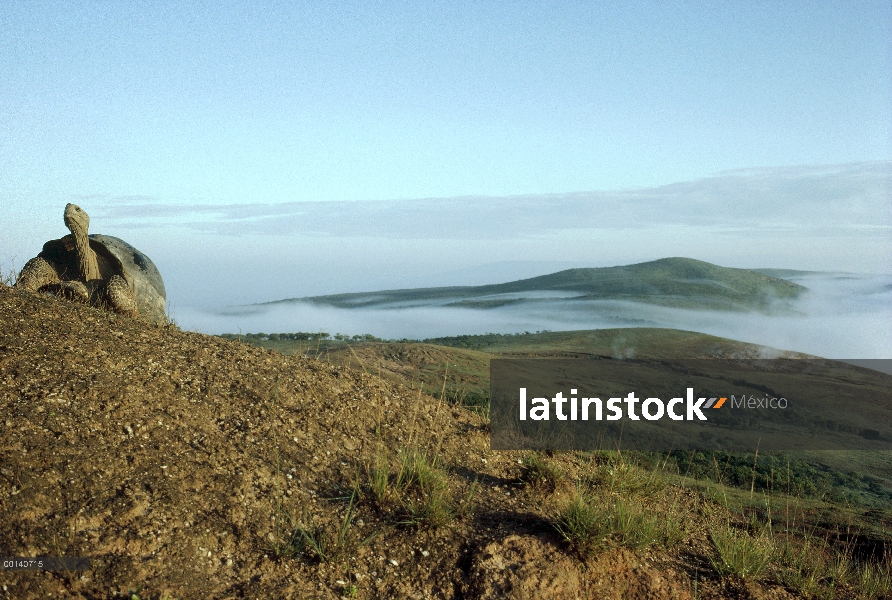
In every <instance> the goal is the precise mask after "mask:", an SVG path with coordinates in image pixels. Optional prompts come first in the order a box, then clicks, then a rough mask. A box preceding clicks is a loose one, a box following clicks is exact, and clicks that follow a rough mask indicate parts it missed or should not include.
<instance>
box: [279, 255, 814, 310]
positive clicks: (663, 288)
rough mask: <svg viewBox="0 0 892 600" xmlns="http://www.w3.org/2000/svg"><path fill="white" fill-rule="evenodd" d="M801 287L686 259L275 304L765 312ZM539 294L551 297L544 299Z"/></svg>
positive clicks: (750, 272)
mask: <svg viewBox="0 0 892 600" xmlns="http://www.w3.org/2000/svg"><path fill="white" fill-rule="evenodd" d="M805 289H806V288H804V287H802V286H800V285H798V284H796V283H792V282H790V281H787V280H785V279H779V278H777V277H772V276H770V275H766V274H763V273H756V272H754V271H750V270H747V269H732V268H728V267H720V266H718V265H713V264H711V263H707V262H703V261H700V260H694V259H691V258H664V259H660V260H655V261H651V262H646V263H639V264H635V265H627V266H617V267H603V268H590V269H568V270H566V271H560V272H558V273H552V274H550V275H542V276H540V277H532V278H530V279H522V280H519V281H511V282H508V283H501V284H493V285H481V286H467V287H438V288H419V289H405V290H384V291H378V292H367V293H356V294H336V295H328V296H315V297H311V298H301V299H292V300H280V301H279V302H293V301H295V300H300V301H310V302H314V303H317V304H327V305H331V306H337V307H339V308H359V307H370V306H380V307H385V306H393V307H400V306H407V305H413V306H414V305H419V304H424V303H441V304H447V305H455V306H463V307H468V308H494V307H497V306H503V305H505V304H511V303H517V302H520V301H536V300H542V299H548V300H551V301H554V300H575V301H578V300H633V301H639V302H650V303H655V304H663V305H667V306H679V307H684V308H711V309H721V310H741V309H759V310H770V309H771V308H772V307H773V306H774V305H775V304H776V302H777V301H779V300H780V301H784V300H791V299H794V298H796V297H798V296H799V295H800V294H801V293H802V292H804V291H805ZM543 293H550V294H546V295H545V296H544V297H543V296H542V294H543ZM537 294H539V296H537ZM268 304H275V303H268Z"/></svg>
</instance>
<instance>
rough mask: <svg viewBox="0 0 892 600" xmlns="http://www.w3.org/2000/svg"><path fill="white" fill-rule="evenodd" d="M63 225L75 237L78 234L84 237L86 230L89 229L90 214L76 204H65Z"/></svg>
mask: <svg viewBox="0 0 892 600" xmlns="http://www.w3.org/2000/svg"><path fill="white" fill-rule="evenodd" d="M65 227H67V228H68V230H69V231H71V233H73V234H74V236H75V237H78V235H83V236H84V237H86V235H87V231H88V230H89V229H90V216H89V215H87V213H86V211H84V209H82V208H81V207H80V206H78V205H77V204H70V203H69V204H66V205H65Z"/></svg>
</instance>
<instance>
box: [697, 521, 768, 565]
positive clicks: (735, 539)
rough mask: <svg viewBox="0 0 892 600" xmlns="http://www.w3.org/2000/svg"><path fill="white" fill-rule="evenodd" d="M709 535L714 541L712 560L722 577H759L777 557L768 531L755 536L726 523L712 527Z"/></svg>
mask: <svg viewBox="0 0 892 600" xmlns="http://www.w3.org/2000/svg"><path fill="white" fill-rule="evenodd" d="M710 538H711V540H712V543H713V544H714V545H715V554H714V555H713V556H711V557H710V562H711V563H712V566H713V568H714V569H715V570H716V572H717V573H718V574H719V575H721V576H722V577H727V576H728V575H734V576H735V577H739V578H741V579H758V578H759V577H761V576H762V574H763V573H765V571H766V570H767V569H768V567H769V566H770V565H771V561H772V559H773V558H774V553H775V546H774V541H773V540H772V539H771V537H770V536H768V535H766V534H760V535H758V536H752V535H750V534H749V533H748V532H746V531H742V530H739V529H736V528H735V527H733V526H731V525H730V524H729V523H726V524H723V525H721V526H719V527H717V528H715V529H713V530H711V531H710Z"/></svg>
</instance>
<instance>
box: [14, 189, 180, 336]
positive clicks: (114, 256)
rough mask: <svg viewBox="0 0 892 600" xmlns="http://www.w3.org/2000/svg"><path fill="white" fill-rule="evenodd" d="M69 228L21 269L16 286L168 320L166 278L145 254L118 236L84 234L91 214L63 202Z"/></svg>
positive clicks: (151, 318)
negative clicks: (66, 232)
mask: <svg viewBox="0 0 892 600" xmlns="http://www.w3.org/2000/svg"><path fill="white" fill-rule="evenodd" d="M65 225H66V226H67V227H68V229H69V230H70V231H71V234H70V235H66V236H65V237H63V238H62V239H58V240H50V241H48V242H47V243H46V244H44V245H43V250H42V251H41V252H40V254H38V255H37V256H36V257H34V258H32V259H31V260H29V261H28V262H27V263H26V264H25V266H24V267H23V268H22V272H21V273H19V276H18V279H17V280H16V283H15V287H17V288H19V289H24V290H31V291H35V292H37V291H42V292H50V293H54V294H58V295H62V296H65V297H68V298H71V299H75V300H80V301H82V302H86V303H89V304H91V305H93V306H99V307H102V308H106V309H110V310H113V311H114V312H116V313H120V314H125V315H129V316H133V317H137V318H139V319H143V320H146V321H151V322H154V323H165V322H166V321H167V314H166V308H167V301H166V297H167V294H166V292H165V290H164V281H163V280H162V279H161V274H160V273H159V272H158V269H157V267H155V264H154V263H153V262H152V261H151V260H150V259H149V257H148V256H146V255H145V254H143V253H142V252H140V251H139V250H137V249H136V248H134V247H133V246H131V245H130V244H128V243H127V242H125V241H124V240H120V239H118V238H116V237H112V236H110V235H97V234H93V235H88V234H87V231H88V229H89V227H90V217H89V216H88V215H87V213H86V212H85V211H84V210H83V209H82V208H81V207H79V206H77V205H74V204H68V205H66V206H65Z"/></svg>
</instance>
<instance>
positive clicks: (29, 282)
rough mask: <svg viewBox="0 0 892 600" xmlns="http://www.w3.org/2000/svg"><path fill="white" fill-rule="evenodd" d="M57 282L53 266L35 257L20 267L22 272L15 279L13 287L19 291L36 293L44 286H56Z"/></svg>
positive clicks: (57, 276) (56, 274)
mask: <svg viewBox="0 0 892 600" xmlns="http://www.w3.org/2000/svg"><path fill="white" fill-rule="evenodd" d="M59 282H60V280H59V274H58V273H56V269H54V268H53V265H51V264H50V263H48V262H47V261H46V260H45V259H44V258H41V257H40V256H36V257H34V258H32V259H31V260H29V261H28V262H27V263H25V266H24V267H22V272H21V273H19V276H18V278H17V279H16V282H15V287H16V288H18V289H20V290H28V291H30V292H36V291H37V290H39V289H40V288H42V287H44V286H47V285H54V284H58V283H59Z"/></svg>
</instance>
